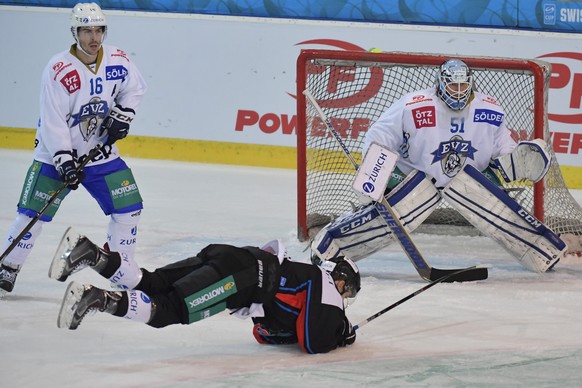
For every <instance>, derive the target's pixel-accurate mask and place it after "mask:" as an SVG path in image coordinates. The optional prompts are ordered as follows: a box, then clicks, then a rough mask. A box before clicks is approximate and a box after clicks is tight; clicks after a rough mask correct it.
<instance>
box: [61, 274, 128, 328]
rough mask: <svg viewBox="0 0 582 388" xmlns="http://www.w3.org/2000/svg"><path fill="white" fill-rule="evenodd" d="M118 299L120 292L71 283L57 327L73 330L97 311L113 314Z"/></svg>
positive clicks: (64, 298)
mask: <svg viewBox="0 0 582 388" xmlns="http://www.w3.org/2000/svg"><path fill="white" fill-rule="evenodd" d="M120 299H121V293H120V292H113V291H105V290H102V289H100V288H97V287H94V286H92V285H89V284H86V285H83V284H80V283H76V282H71V283H70V284H69V286H68V287H67V290H66V291H65V295H64V297H63V301H62V303H61V309H60V311H59V316H58V318H57V326H58V327H59V328H68V329H70V330H75V329H77V327H79V325H80V324H81V321H83V318H85V317H86V316H87V315H93V314H95V313H96V312H97V311H101V312H103V311H105V312H108V313H113V312H115V310H116V309H117V302H118V301H119V300H120Z"/></svg>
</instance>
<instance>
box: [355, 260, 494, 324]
mask: <svg viewBox="0 0 582 388" xmlns="http://www.w3.org/2000/svg"><path fill="white" fill-rule="evenodd" d="M476 269H485V270H487V268H486V267H484V266H483V267H481V266H478V265H476V266H474V267H469V268H464V269H460V270H458V271H454V272H452V273H450V274H448V275H444V276H443V277H441V278H439V279H436V280H433V281H432V282H430V283H429V284H427V285H426V286H424V287H422V288H420V289H418V290H416V291H414V292H413V293H412V294H410V295H408V296H405V297H404V298H402V299H400V300H399V301H397V302H394V303H392V304H391V305H390V306H388V307H386V308H385V309H383V310H381V311H378V312H377V313H376V314H374V315H372V316H371V317H368V318H366V319H365V320H363V321H362V322H360V323H358V324H357V325H354V330H358V329H359V328H361V327H362V326H364V325H366V324H368V322H370V321H373V320H374V319H376V318H378V317H379V316H380V315H383V314H385V313H387V312H388V311H390V310H392V309H393V308H394V307H398V306H400V305H401V304H402V303H404V302H406V301H407V300H409V299H412V298H414V297H415V296H416V295H418V294H422V293H423V292H425V291H426V290H428V289H429V288H431V287H432V286H435V285H437V284H439V283H443V282H444V283H446V282H447V281H449V279H450V278H451V277H454V276H457V275H460V274H462V273H465V272H469V271H473V270H476Z"/></svg>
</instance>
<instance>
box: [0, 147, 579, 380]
mask: <svg viewBox="0 0 582 388" xmlns="http://www.w3.org/2000/svg"><path fill="white" fill-rule="evenodd" d="M31 156H32V154H31V152H28V151H12V150H0V164H1V166H2V168H1V170H0V181H1V182H2V186H3V188H2V190H0V199H1V203H2V207H1V209H0V233H1V234H2V238H4V237H3V236H4V235H5V234H6V232H7V230H8V227H9V225H10V223H11V222H12V220H13V218H14V215H15V205H16V202H17V199H18V195H19V193H20V190H21V185H22V182H23V180H24V176H25V173H26V170H27V168H28V166H29V164H30V162H31ZM127 161H128V163H129V164H130V165H131V166H132V169H133V171H134V175H135V176H136V179H137V181H138V184H139V186H140V189H141V192H142V195H143V198H144V201H145V210H144V212H143V216H142V221H141V224H140V234H139V246H138V255H137V260H138V261H139V263H140V265H141V266H142V267H145V268H148V269H154V268H156V267H158V266H162V265H164V264H167V263H171V262H173V261H176V260H179V259H182V258H186V257H188V256H191V255H195V254H196V253H197V252H198V251H199V250H200V249H201V248H203V247H204V246H206V245H207V244H209V243H215V242H222V243H231V244H234V245H260V244H262V243H263V242H266V241H268V240H271V239H274V238H281V239H283V241H284V242H285V243H286V244H287V247H288V250H289V252H290V253H291V256H292V257H294V258H295V259H296V260H300V261H306V260H307V253H306V252H303V249H304V244H303V243H300V242H298V241H297V239H296V232H295V229H296V205H295V204H296V194H295V190H296V175H295V172H294V171H291V170H278V169H268V168H248V167H233V166H217V165H206V164H194V163H178V162H167V161H155V160H143V159H132V158H127ZM573 193H574V195H575V196H576V198H577V200H578V201H579V202H582V191H575V192H573ZM107 221H108V219H107V218H106V217H105V216H103V215H102V214H101V212H100V210H99V209H98V206H97V204H96V203H95V202H94V201H93V200H92V198H90V197H89V195H88V194H87V193H86V192H85V191H84V190H83V189H79V190H77V192H74V193H73V194H72V195H70V196H69V197H68V198H67V199H66V201H64V202H63V204H62V206H61V209H60V212H59V213H58V214H57V217H56V219H55V220H54V221H53V222H51V223H49V224H46V225H45V227H44V232H43V234H42V235H41V237H40V238H39V240H38V242H37V245H36V247H35V249H34V251H33V252H32V254H31V256H30V257H29V259H28V261H27V262H26V264H25V266H24V268H23V269H22V271H21V272H20V274H19V276H18V281H17V284H16V287H15V289H14V292H13V293H12V294H10V295H8V296H7V297H6V298H5V299H4V300H2V301H0V386H2V387H104V386H116V387H191V386H209V387H214V386H229V387H230V386H253V387H261V386H262V387H274V386H277V387H279V386H282V387H295V386H304V387H312V386H313V387H318V388H320V387H328V386H390V387H399V386H430V387H438V386H442V387H445V386H446V387H464V386H472V387H475V386H477V387H489V386H514V387H517V386H524V387H533V386H535V387H558V386H559V387H574V386H580V385H581V384H582V334H581V328H582V327H581V325H582V308H581V307H582V306H581V305H582V282H581V281H580V280H581V278H582V259H570V260H567V261H566V262H564V263H561V264H559V265H558V266H557V268H556V270H555V271H554V272H552V273H548V274H542V275H540V274H535V273H532V272H528V271H527V270H525V269H524V268H522V267H521V266H520V265H519V264H518V263H517V262H516V261H514V260H513V259H512V258H511V257H510V256H509V255H508V254H507V253H505V251H504V250H502V249H501V248H500V247H498V246H497V245H496V244H495V243H493V242H492V241H490V240H488V239H486V238H484V237H466V236H465V237H464V236H447V237H443V236H434V235H423V234H415V235H413V236H414V237H415V240H416V242H417V245H418V246H419V248H420V250H421V251H422V252H423V253H424V254H425V256H426V257H427V259H428V261H429V262H430V263H431V264H432V265H433V266H435V267H439V268H453V267H465V266H470V265H473V264H478V263H487V264H491V265H492V266H493V267H492V268H491V269H490V277H489V279H487V280H485V281H480V282H472V283H453V284H438V285H436V286H435V287H433V288H431V289H429V290H427V291H426V292H424V293H422V294H419V295H418V296H416V297H414V298H412V299H410V300H409V301H407V302H405V303H404V304H402V305H400V306H398V307H396V308H395V309H393V310H391V311H390V312H388V313H386V314H385V315H382V316H381V317H379V318H377V319H376V320H373V321H371V322H370V323H369V324H367V325H365V326H363V327H362V328H361V329H360V330H358V338H357V341H356V343H355V344H354V345H353V346H350V347H348V348H342V349H338V350H335V351H333V352H330V353H328V354H320V355H307V354H303V353H301V352H300V350H299V348H298V347H296V346H294V345H290V346H264V345H259V344H258V343H256V342H255V340H254V338H253V337H252V335H251V327H252V324H251V322H250V321H244V320H240V319H238V318H235V317H232V316H229V315H228V314H227V313H222V314H220V315H218V316H214V317H211V318H209V319H207V320H205V321H202V322H199V323H196V324H193V325H190V326H172V327H167V328H164V329H153V328H151V327H148V326H146V325H142V324H138V323H135V322H131V321H126V320H124V319H121V318H117V317H114V316H111V315H108V314H96V315H94V316H91V317H88V318H86V319H85V320H84V321H83V323H82V325H81V326H80V327H79V328H78V329H77V330H75V331H70V330H64V329H58V328H57V326H56V317H57V312H58V310H59V305H60V301H61V297H62V295H63V293H64V291H65V288H66V284H65V283H59V282H57V281H55V280H52V279H49V278H48V276H47V271H48V266H49V263H50V260H51V258H52V256H53V253H54V251H55V249H56V247H57V244H58V242H59V240H60V237H61V235H62V233H63V232H64V231H65V229H66V228H67V227H68V226H74V227H75V228H76V229H77V230H78V231H80V232H82V233H84V234H86V235H87V236H88V237H90V238H91V239H93V240H94V241H96V242H100V243H102V242H104V238H105V231H106V226H107ZM358 264H359V266H360V269H361V272H362V291H361V292H360V294H359V296H358V299H357V302H356V303H355V304H354V305H352V306H351V307H349V309H348V316H349V318H350V319H351V320H352V322H353V323H359V322H361V321H363V320H364V319H365V318H367V317H368V316H370V315H372V314H374V313H376V312H377V311H379V310H382V309H383V308H385V307H387V306H389V305H390V304H392V303H393V302H395V301H397V300H399V299H401V298H403V297H405V296H406V295H408V294H410V293H412V292H414V291H415V290H417V289H419V288H421V287H423V286H424V285H426V282H425V281H423V280H421V279H420V278H419V277H418V275H417V274H416V272H415V271H414V269H413V268H412V266H411V264H410V263H409V261H408V259H407V258H406V256H405V255H404V254H403V253H402V251H401V250H400V248H399V247H398V246H393V247H390V248H388V249H386V250H385V251H382V252H380V253H377V254H375V255H373V256H371V257H369V258H366V259H364V260H362V261H359V262H358ZM73 278H74V279H75V280H77V281H81V282H90V283H93V284H96V285H99V286H102V287H107V286H108V282H106V281H105V280H104V279H102V278H100V277H99V276H98V275H97V274H96V273H94V272H93V271H91V270H89V269H87V270H85V271H82V272H79V273H77V274H74V275H73Z"/></svg>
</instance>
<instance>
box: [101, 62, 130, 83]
mask: <svg viewBox="0 0 582 388" xmlns="http://www.w3.org/2000/svg"><path fill="white" fill-rule="evenodd" d="M125 77H127V69H126V68H125V67H124V66H122V65H115V66H106V67H105V80H107V81H115V80H118V79H120V80H124V79H125Z"/></svg>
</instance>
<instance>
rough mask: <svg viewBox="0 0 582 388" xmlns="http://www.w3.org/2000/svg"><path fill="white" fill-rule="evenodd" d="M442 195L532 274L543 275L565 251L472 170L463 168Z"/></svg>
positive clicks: (557, 240) (552, 235)
mask: <svg viewBox="0 0 582 388" xmlns="http://www.w3.org/2000/svg"><path fill="white" fill-rule="evenodd" d="M442 194H443V196H444V197H445V198H446V199H447V201H448V203H449V204H450V205H451V206H453V207H454V208H455V209H456V210H457V211H458V212H459V213H460V214H461V215H462V216H463V217H465V218H466V219H467V220H468V221H469V222H470V223H471V224H472V225H473V226H475V227H476V228H477V229H478V230H480V231H481V232H482V233H484V234H485V235H487V236H489V237H491V238H493V239H494V240H496V241H497V242H499V243H500V244H501V245H502V246H503V247H504V248H505V249H506V250H508V251H509V252H510V253H511V254H512V255H513V256H514V257H515V258H516V259H517V261H519V262H520V263H521V264H522V265H523V266H525V267H526V268H528V269H530V270H532V271H535V272H546V271H547V270H548V269H550V268H551V267H553V266H554V265H555V264H556V263H557V262H558V261H559V260H560V258H562V257H563V255H564V253H565V251H566V249H567V247H566V244H565V243H564V242H563V241H562V240H561V239H560V237H558V236H557V235H556V234H555V233H554V232H552V231H551V230H550V229H549V228H548V227H546V226H545V225H544V224H543V223H542V222H541V221H539V220H538V219H537V218H535V217H534V216H533V215H531V214H530V213H529V212H528V211H527V210H526V209H523V208H522V207H521V206H520V205H519V204H518V203H517V202H515V201H514V200H513V199H512V198H511V197H510V196H509V195H508V194H507V193H506V192H504V191H503V190H501V189H500V188H499V187H497V186H496V185H495V184H493V183H492V182H491V181H490V180H488V179H487V178H486V177H485V176H484V175H483V174H481V173H480V172H479V171H478V170H477V169H475V168H474V167H473V166H469V165H467V166H465V168H464V169H463V170H462V171H461V172H460V173H459V174H457V176H456V177H455V178H454V179H453V180H452V181H451V182H450V183H449V184H448V185H447V187H445V189H444V190H443V191H442Z"/></svg>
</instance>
